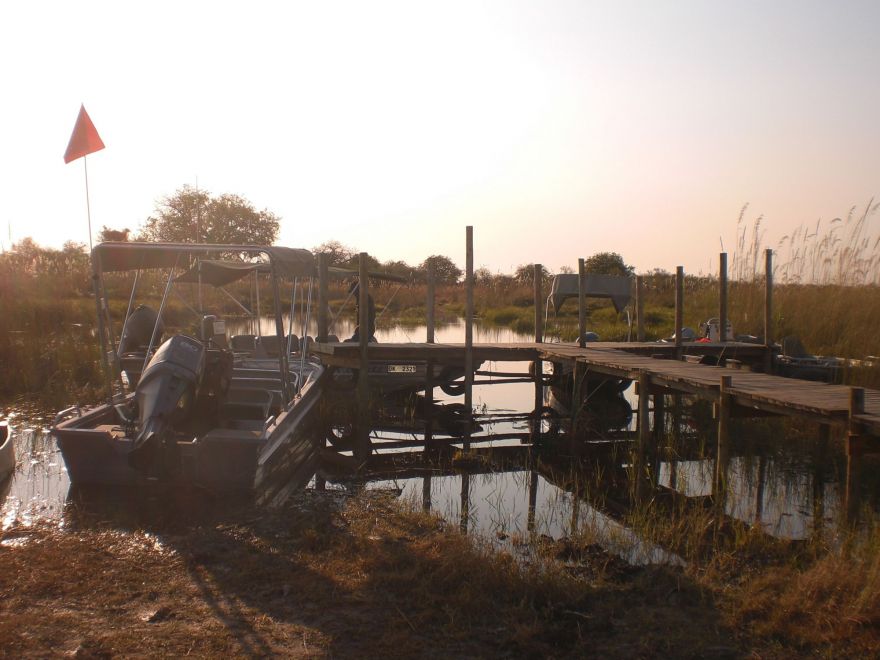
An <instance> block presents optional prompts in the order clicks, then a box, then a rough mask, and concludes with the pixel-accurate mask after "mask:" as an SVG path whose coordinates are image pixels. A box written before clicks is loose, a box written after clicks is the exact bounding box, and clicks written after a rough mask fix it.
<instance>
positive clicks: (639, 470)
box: [633, 372, 651, 498]
mask: <svg viewBox="0 0 880 660" xmlns="http://www.w3.org/2000/svg"><path fill="white" fill-rule="evenodd" d="M650 392H651V376H650V375H649V374H648V373H646V372H643V373H640V374H639V408H638V418H637V419H638V426H639V440H638V446H637V447H636V455H635V460H634V461H633V480H634V482H635V483H634V484H633V488H634V492H635V494H636V498H639V497H641V494H642V493H643V492H644V485H643V483H642V482H643V480H644V476H645V475H644V471H645V456H647V453H648V446H649V445H650V443H651V420H650V401H651V395H650Z"/></svg>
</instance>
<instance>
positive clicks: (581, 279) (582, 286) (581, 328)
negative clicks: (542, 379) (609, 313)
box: [578, 259, 587, 348]
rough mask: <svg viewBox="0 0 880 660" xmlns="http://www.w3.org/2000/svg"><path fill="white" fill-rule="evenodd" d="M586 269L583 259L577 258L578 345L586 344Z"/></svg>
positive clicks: (583, 345) (582, 346)
mask: <svg viewBox="0 0 880 660" xmlns="http://www.w3.org/2000/svg"><path fill="white" fill-rule="evenodd" d="M586 334H587V270H586V267H585V265H584V260H583V259H578V346H580V347H581V348H584V347H585V346H586V345H587V342H586V339H585V337H584V335H586Z"/></svg>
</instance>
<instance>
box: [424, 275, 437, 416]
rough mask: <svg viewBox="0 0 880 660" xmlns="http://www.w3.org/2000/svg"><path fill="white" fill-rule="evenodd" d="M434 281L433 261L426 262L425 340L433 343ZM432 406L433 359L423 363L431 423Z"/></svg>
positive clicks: (427, 405)
mask: <svg viewBox="0 0 880 660" xmlns="http://www.w3.org/2000/svg"><path fill="white" fill-rule="evenodd" d="M435 282H436V278H435V275H434V262H433V261H429V262H428V293H427V299H426V300H425V310H426V313H425V327H426V330H425V332H426V335H427V336H426V337H425V341H426V342H427V343H428V344H433V343H434V298H435V293H434V289H435ZM433 406H434V361H433V360H428V361H427V362H426V363H425V410H426V417H427V419H428V420H429V422H428V423H429V424H430V423H431V422H430V420H431V416H432V414H433Z"/></svg>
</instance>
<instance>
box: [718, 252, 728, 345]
mask: <svg viewBox="0 0 880 660" xmlns="http://www.w3.org/2000/svg"><path fill="white" fill-rule="evenodd" d="M718 325H719V327H720V329H719V337H720V341H722V342H724V341H727V253H726V252H722V253H721V254H719V255H718Z"/></svg>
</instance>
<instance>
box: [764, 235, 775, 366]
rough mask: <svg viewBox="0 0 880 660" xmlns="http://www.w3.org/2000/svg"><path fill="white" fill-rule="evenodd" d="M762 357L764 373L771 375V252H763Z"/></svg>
mask: <svg viewBox="0 0 880 660" xmlns="http://www.w3.org/2000/svg"><path fill="white" fill-rule="evenodd" d="M764 348H765V349H766V351H767V352H766V354H765V357H764V371H765V373H768V374H770V373H773V250H771V249H770V248H767V249H766V250H765V251H764Z"/></svg>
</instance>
